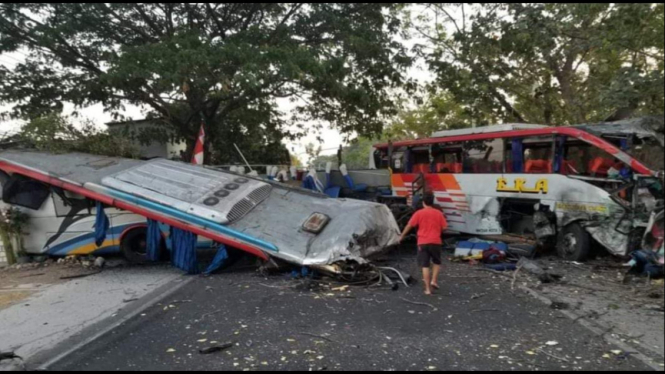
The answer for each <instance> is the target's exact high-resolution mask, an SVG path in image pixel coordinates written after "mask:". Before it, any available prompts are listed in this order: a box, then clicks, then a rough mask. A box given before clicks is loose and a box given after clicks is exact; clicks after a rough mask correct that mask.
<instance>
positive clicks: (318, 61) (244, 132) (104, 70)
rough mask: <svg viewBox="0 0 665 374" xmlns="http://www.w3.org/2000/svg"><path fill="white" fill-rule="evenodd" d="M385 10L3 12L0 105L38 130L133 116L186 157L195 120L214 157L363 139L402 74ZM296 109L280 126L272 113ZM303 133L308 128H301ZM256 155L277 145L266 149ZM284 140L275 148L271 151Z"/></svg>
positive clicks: (391, 16)
mask: <svg viewBox="0 0 665 374" xmlns="http://www.w3.org/2000/svg"><path fill="white" fill-rule="evenodd" d="M400 7H401V6H400V5H398V4H393V3H386V4H368V3H4V4H1V5H0V53H4V52H12V51H29V53H28V57H27V60H26V61H25V62H24V63H21V64H18V66H17V67H16V68H15V69H14V70H13V71H8V70H7V69H4V70H0V86H1V88H0V103H13V111H12V114H13V115H14V116H21V117H28V118H35V117H39V116H42V115H44V114H46V113H51V112H52V111H54V110H60V109H62V107H63V103H64V102H72V103H74V104H76V105H78V106H85V105H89V104H95V103H102V104H104V106H105V108H106V109H107V110H109V111H111V112H113V113H115V114H116V115H117V113H119V111H120V110H121V109H122V108H123V105H125V104H127V103H130V104H136V105H140V106H144V107H148V108H150V109H151V110H152V115H153V116H154V117H160V118H163V119H165V123H166V124H167V125H168V126H169V127H170V129H169V130H172V131H174V133H175V135H176V136H177V137H179V138H181V139H183V140H185V141H187V143H188V145H189V150H191V149H192V148H193V145H194V142H195V139H196V135H197V132H198V128H199V125H200V123H201V120H203V121H205V123H206V125H207V126H208V127H209V129H208V136H209V139H210V140H211V143H212V144H213V145H214V149H215V150H217V151H216V152H226V149H227V148H229V144H228V141H227V140H228V136H229V135H232V136H235V137H243V136H249V137H256V138H260V137H264V138H270V137H271V136H273V135H280V136H297V135H300V134H302V133H303V132H304V131H305V130H306V127H307V126H305V124H306V123H307V124H313V125H314V126H315V127H316V126H321V124H322V123H324V122H328V123H330V124H332V125H333V126H335V127H336V128H338V129H339V130H340V131H341V132H345V133H351V132H358V133H360V134H372V133H377V132H380V131H381V128H382V124H383V122H382V120H383V119H384V118H385V117H386V116H390V115H393V114H394V113H395V106H394V102H393V99H392V97H391V95H390V94H389V92H391V91H392V90H394V89H397V88H399V87H403V86H405V85H406V84H407V83H408V82H407V81H406V79H405V77H404V72H405V68H406V67H408V66H409V65H410V63H411V60H410V58H409V57H408V56H407V54H406V51H405V49H404V47H403V46H402V45H401V44H400V43H398V42H396V41H395V38H394V36H395V35H396V34H397V33H399V32H400V31H401V18H400V13H399V9H400ZM279 99H289V100H294V103H293V105H294V106H295V110H294V111H293V113H292V114H291V115H289V116H286V115H285V114H284V113H280V112H279V111H278V107H277V100H279ZM308 126H309V125H308ZM264 140H265V142H259V143H260V144H265V143H271V144H272V143H274V141H273V140H274V139H264ZM279 140H281V138H280V139H279Z"/></svg>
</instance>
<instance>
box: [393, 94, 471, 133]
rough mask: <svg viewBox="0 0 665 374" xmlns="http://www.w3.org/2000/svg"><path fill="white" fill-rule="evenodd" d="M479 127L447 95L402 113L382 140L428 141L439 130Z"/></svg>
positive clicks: (431, 99) (467, 112)
mask: <svg viewBox="0 0 665 374" xmlns="http://www.w3.org/2000/svg"><path fill="white" fill-rule="evenodd" d="M473 125H478V123H477V122H476V119H475V118H474V115H473V112H472V111H471V110H470V109H469V108H468V107H464V106H463V105H461V104H459V103H458V102H457V101H455V99H454V98H453V97H452V95H450V94H446V93H443V94H438V95H433V96H432V97H430V98H429V99H428V100H427V102H425V103H424V104H422V105H420V106H418V107H417V108H416V109H411V110H404V111H402V112H400V113H399V115H398V116H397V117H396V119H395V120H394V121H393V122H392V123H391V124H390V125H389V126H388V127H387V128H386V129H385V132H384V134H383V138H384V139H389V140H393V141H399V140H411V139H418V138H427V137H430V136H432V134H433V133H435V132H437V131H442V130H452V129H460V128H466V127H472V126H473Z"/></svg>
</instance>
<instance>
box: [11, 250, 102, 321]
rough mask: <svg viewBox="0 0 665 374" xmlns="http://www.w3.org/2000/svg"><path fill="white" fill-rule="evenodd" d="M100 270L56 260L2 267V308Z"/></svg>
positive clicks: (77, 263)
mask: <svg viewBox="0 0 665 374" xmlns="http://www.w3.org/2000/svg"><path fill="white" fill-rule="evenodd" d="M98 272H99V269H96V268H94V267H83V266H81V264H80V263H79V262H76V263H71V262H70V263H66V264H58V263H56V262H55V261H47V262H45V263H31V264H24V265H14V266H11V267H7V268H4V269H0V310H2V309H4V308H7V307H9V306H11V305H14V304H17V303H20V302H21V301H23V300H25V299H27V298H28V297H30V296H31V295H32V294H33V293H34V292H36V291H39V290H41V289H44V288H46V287H49V286H52V285H55V284H60V283H65V282H67V281H69V280H71V279H76V278H78V277H84V276H86V275H88V274H96V273H98Z"/></svg>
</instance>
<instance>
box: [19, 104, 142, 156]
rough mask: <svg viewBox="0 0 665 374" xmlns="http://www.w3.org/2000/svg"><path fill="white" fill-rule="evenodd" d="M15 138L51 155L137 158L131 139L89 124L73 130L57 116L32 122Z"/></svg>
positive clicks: (137, 153) (68, 123)
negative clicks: (86, 154) (79, 153)
mask: <svg viewBox="0 0 665 374" xmlns="http://www.w3.org/2000/svg"><path fill="white" fill-rule="evenodd" d="M17 137H18V139H19V140H21V141H24V142H27V143H29V144H31V145H32V146H34V147H35V148H37V149H38V150H42V151H47V152H52V153H65V152H81V153H90V154H96V155H102V156H110V157H126V158H138V157H139V156H140V152H139V149H137V147H136V146H135V145H134V144H133V143H132V141H131V139H128V138H123V137H119V136H115V135H111V134H109V133H108V132H106V131H101V130H99V129H98V128H97V127H96V126H95V125H94V124H93V123H92V122H90V121H84V122H83V123H82V124H81V125H80V126H79V127H76V126H74V125H73V124H71V123H70V122H69V121H68V119H67V118H65V117H63V116H61V115H59V114H49V115H45V116H41V117H36V118H33V119H32V120H31V121H30V122H28V123H26V124H25V125H23V127H22V128H21V131H20V132H19V134H18V136H17Z"/></svg>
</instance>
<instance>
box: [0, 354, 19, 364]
mask: <svg viewBox="0 0 665 374" xmlns="http://www.w3.org/2000/svg"><path fill="white" fill-rule="evenodd" d="M6 360H23V358H21V357H20V356H17V355H16V354H15V353H14V352H0V362H1V361H6Z"/></svg>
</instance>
